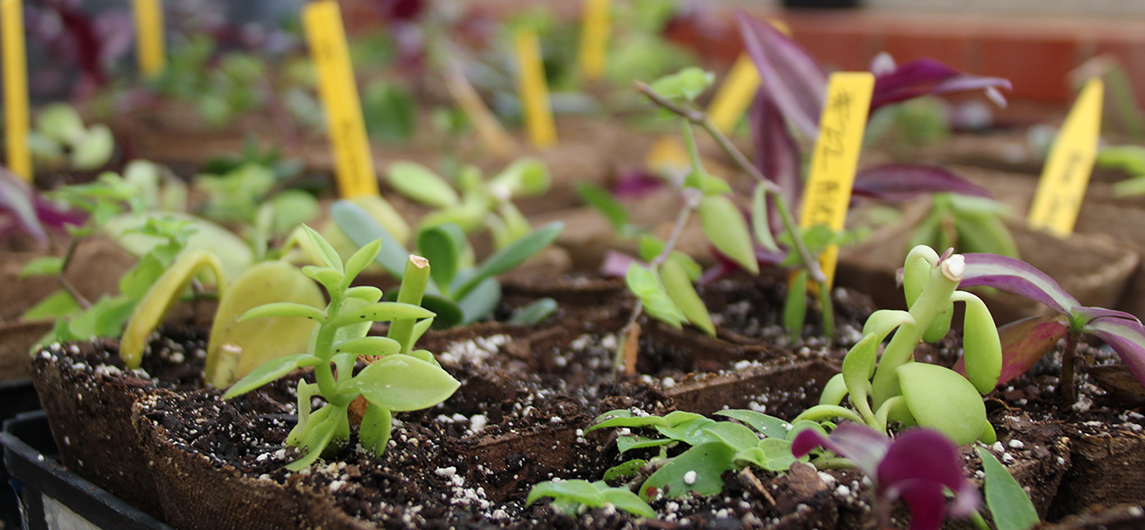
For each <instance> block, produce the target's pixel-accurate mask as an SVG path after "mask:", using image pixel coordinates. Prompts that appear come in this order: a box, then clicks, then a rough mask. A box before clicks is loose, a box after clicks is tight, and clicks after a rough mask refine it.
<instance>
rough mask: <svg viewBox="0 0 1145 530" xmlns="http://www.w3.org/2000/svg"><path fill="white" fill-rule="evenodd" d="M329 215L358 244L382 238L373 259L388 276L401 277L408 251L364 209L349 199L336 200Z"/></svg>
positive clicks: (361, 244) (365, 243) (362, 244)
mask: <svg viewBox="0 0 1145 530" xmlns="http://www.w3.org/2000/svg"><path fill="white" fill-rule="evenodd" d="M330 216H331V217H333V218H334V222H336V223H337V224H338V228H341V229H342V232H344V233H345V234H346V236H347V237H349V238H350V240H351V241H353V242H354V243H355V244H356V245H358V246H364V245H367V244H369V243H370V242H371V241H374V240H376V239H380V240H382V249H381V252H379V253H378V255H377V257H376V258H374V260H375V261H377V263H378V264H379V265H381V266H382V268H383V269H385V270H386V272H388V273H389V274H390V276H393V277H394V278H401V277H402V271H403V270H405V267H406V260H407V259H409V251H408V250H406V249H405V247H403V246H402V245H401V243H400V242H398V240H397V239H395V238H394V236H393V235H391V234H390V232H389V231H388V230H386V229H385V228H384V227H383V226H382V225H381V223H379V222H378V221H377V220H376V219H374V217H372V216H371V215H370V214H369V213H367V212H366V210H364V209H363V208H362V207H361V206H358V205H357V204H354V203H352V202H350V201H337V202H335V203H334V204H333V205H332V206H330Z"/></svg>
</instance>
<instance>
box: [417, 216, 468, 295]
mask: <svg viewBox="0 0 1145 530" xmlns="http://www.w3.org/2000/svg"><path fill="white" fill-rule="evenodd" d="M466 244H468V243H467V241H466V239H465V233H464V232H462V231H461V227H460V226H457V225H455V224H453V223H444V224H440V225H436V226H430V227H426V228H423V229H422V230H421V231H419V232H418V234H417V250H418V252H420V253H421V255H422V256H423V257H425V258H426V259H428V260H429V263H430V266H431V267H430V269H429V274H430V276H431V277H432V278H433V282H434V283H436V284H437V285H438V287H440V288H443V289H448V288H449V286H450V285H451V284H452V283H453V279H454V277H455V276H457V271H458V270H460V269H461V254H462V253H463V252H464V251H465V245H466Z"/></svg>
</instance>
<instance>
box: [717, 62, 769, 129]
mask: <svg viewBox="0 0 1145 530" xmlns="http://www.w3.org/2000/svg"><path fill="white" fill-rule="evenodd" d="M759 83H760V80H759V71H758V70H756V69H755V64H754V63H752V62H751V57H748V56H747V54H746V53H741V54H740V56H739V58H737V59H736V62H735V64H733V65H732V69H731V71H729V72H728V77H727V79H725V80H724V82H723V84H722V85H720V90H719V91H718V92H716V95H715V97H713V98H712V103H711V104H710V105H708V117H709V118H711V120H712V125H715V126H716V128H717V129H719V130H720V131H721V132H723V133H724V134H731V132H732V130H733V129H735V126H736V124H737V123H739V120H740V118H742V117H743V115H744V112H746V111H747V108H748V107H749V106H751V102H752V100H753V99H754V98H755V92H756V91H757V90H759Z"/></svg>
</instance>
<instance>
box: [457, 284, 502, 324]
mask: <svg viewBox="0 0 1145 530" xmlns="http://www.w3.org/2000/svg"><path fill="white" fill-rule="evenodd" d="M500 302H501V282H499V281H497V278H486V279H485V281H483V282H481V283H480V284H478V285H477V287H476V288H474V289H473V290H472V291H469V294H467V295H465V298H462V299H461V300H460V301H459V302H457V307H458V308H459V309H461V314H462V315H463V318H462V319H461V323H462V324H470V323H473V322H476V321H478V320H481V319H482V318H485V317H486V316H488V315H490V314H491V313H493V310H494V309H497V304H499V303H500Z"/></svg>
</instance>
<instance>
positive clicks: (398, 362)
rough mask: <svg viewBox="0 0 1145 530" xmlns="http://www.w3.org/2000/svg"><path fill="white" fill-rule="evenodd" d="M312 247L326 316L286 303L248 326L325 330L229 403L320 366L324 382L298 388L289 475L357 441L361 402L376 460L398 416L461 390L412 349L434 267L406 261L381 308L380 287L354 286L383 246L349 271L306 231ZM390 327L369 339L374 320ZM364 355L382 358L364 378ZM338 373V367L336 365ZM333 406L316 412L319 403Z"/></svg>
mask: <svg viewBox="0 0 1145 530" xmlns="http://www.w3.org/2000/svg"><path fill="white" fill-rule="evenodd" d="M304 229H305V230H306V233H307V234H308V235H309V236H310V238H311V243H312V244H313V245H314V246H315V248H317V249H319V251H320V252H321V256H322V261H323V264H324V266H322V267H318V266H313V265H311V266H307V267H305V268H303V273H304V274H306V275H307V276H309V277H311V278H313V279H314V280H316V281H317V282H318V283H320V284H322V286H323V287H325V288H326V292H327V294H328V295H329V297H330V303H329V305H327V307H326V309H325V310H322V309H318V308H315V307H311V306H307V305H304V304H297V303H291V302H278V303H270V304H265V305H262V306H259V307H256V308H254V309H251V310H250V311H247V312H246V314H244V315H243V317H242V318H241V319H240V321H245V320H250V319H257V318H267V317H301V318H307V319H310V320H313V321H315V322H317V326H316V327H315V330H314V332H313V334H312V336H311V339H310V345H309V347H308V351H307V352H306V353H298V354H294V355H286V356H283V357H279V358H277V359H275V360H272V361H270V362H268V363H266V364H264V365H262V366H260V367H259V368H257V369H255V370H254V371H253V372H251V373H250V374H248V375H247V376H246V377H244V378H243V379H241V380H240V381H238V382H237V383H235V384H234V385H233V386H231V387H230V388H229V389H228V390H227V392H226V394H224V396H223V397H224V398H225V399H230V398H233V397H235V396H238V395H241V394H244V393H246V392H250V391H251V390H254V389H256V388H258V387H260V386H263V385H265V384H267V383H269V382H271V381H274V380H276V379H278V378H280V377H282V376H284V375H286V374H288V373H290V372H291V371H293V370H295V369H297V368H301V367H314V373H315V380H316V382H315V383H313V384H311V383H306V382H299V383H298V391H297V393H298V424H297V425H295V427H294V429H292V430H291V432H290V435H289V436H288V437H287V440H286V443H287V444H288V445H291V446H294V447H298V448H300V449H302V450H303V455H302V457H301V458H299V459H298V460H296V461H294V462H292V463H290V464H288V465H287V466H286V467H287V469H290V470H293V471H297V470H300V469H303V468H306V467H308V466H309V465H310V464H312V463H313V462H315V461H316V460H317V459H318V458H319V457H320V456H322V455H329V454H331V453H333V452H335V451H336V450H338V449H340V448H341V447H342V446H344V445H345V444H346V443H347V442H348V441H349V439H350V420H349V417H348V414H349V407H350V404H351V403H352V402H353V401H354V400H355V399H357V398H358V397H359V396H360V397H363V398H365V400H366V401H367V402H368V406H367V408H366V412H365V414H364V415H363V418H362V423H361V426H360V427H359V430H358V438H359V440H360V443H361V445H362V447H363V448H364V449H366V450H367V451H370V452H371V453H373V454H375V455H379V456H380V455H381V454H382V453H384V452H385V450H386V444H387V443H388V442H389V439H390V430H391V421H392V413H393V412H400V411H410V410H420V409H424V408H428V407H432V406H434V405H436V404H438V403H441V402H442V401H444V400H445V399H447V398H449V396H451V395H452V394H453V392H454V391H455V390H457V388H458V387H459V386H460V383H459V382H457V380H456V379H454V378H453V377H452V376H450V375H449V374H448V373H447V372H446V371H445V370H442V369H441V366H440V365H438V364H437V361H436V360H435V359H434V357H433V354H432V353H430V352H428V351H426V350H414V349H413V345H414V343H415V342H416V341H417V339H418V338H419V337H420V336H421V334H422V333H424V332H425V330H426V329H428V328H429V325H430V323H431V322H432V317H433V316H434V313H432V312H431V311H429V310H427V309H423V308H422V307H420V306H419V305H418V304H419V303H420V301H421V300H420V298H421V296H422V295H423V294H424V293H425V288H426V285H427V284H428V282H429V278H430V266H429V262H428V261H427V260H426V259H425V258H422V257H420V256H408V257H407V259H406V263H407V266H406V268H405V273H404V274H403V275H402V284H401V285H402V288H401V292H400V294H399V296H398V301H397V302H380V301H379V300H381V298H382V291H381V290H380V289H378V288H376V287H369V286H359V287H351V286H350V283H351V282H352V281H353V280H354V278H355V277H357V275H358V274H359V273H360V272H362V270H363V269H365V268H366V266H367V265H369V264H370V263H371V262H372V261H373V260H374V257H375V256H376V255H377V254H378V251H379V249H381V248H382V241H381V240H376V241H373V242H371V243H368V244H366V245H363V246H362V248H361V249H359V250H358V251H357V252H355V253H354V255H353V256H351V257H350V259H348V260H347V261H346V263H345V264H343V263H342V260H341V258H339V257H338V253H337V252H336V251H335V250H334V248H333V247H331V246H330V244H329V243H327V242H326V240H325V239H323V238H322V236H320V235H319V234H318V233H317V232H314V231H313V230H311V229H310V228H309V227H305V225H304ZM384 321H389V322H391V324H390V330H389V336H388V337H367V336H366V333H367V332H368V331H369V328H370V325H371V324H372V323H373V322H384ZM362 356H370V357H374V358H376V360H374V362H372V363H371V364H369V365H368V366H367V367H366V368H364V369H362V370H361V371H360V372H358V373H357V374H354V364H355V362H356V361H357V360H358V359H359V357H362ZM332 365H333V366H332ZM313 397H321V398H322V399H324V400H325V401H326V405H325V406H323V407H322V408H320V409H318V410H316V411H312V410H311V408H312V405H311V398H313Z"/></svg>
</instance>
